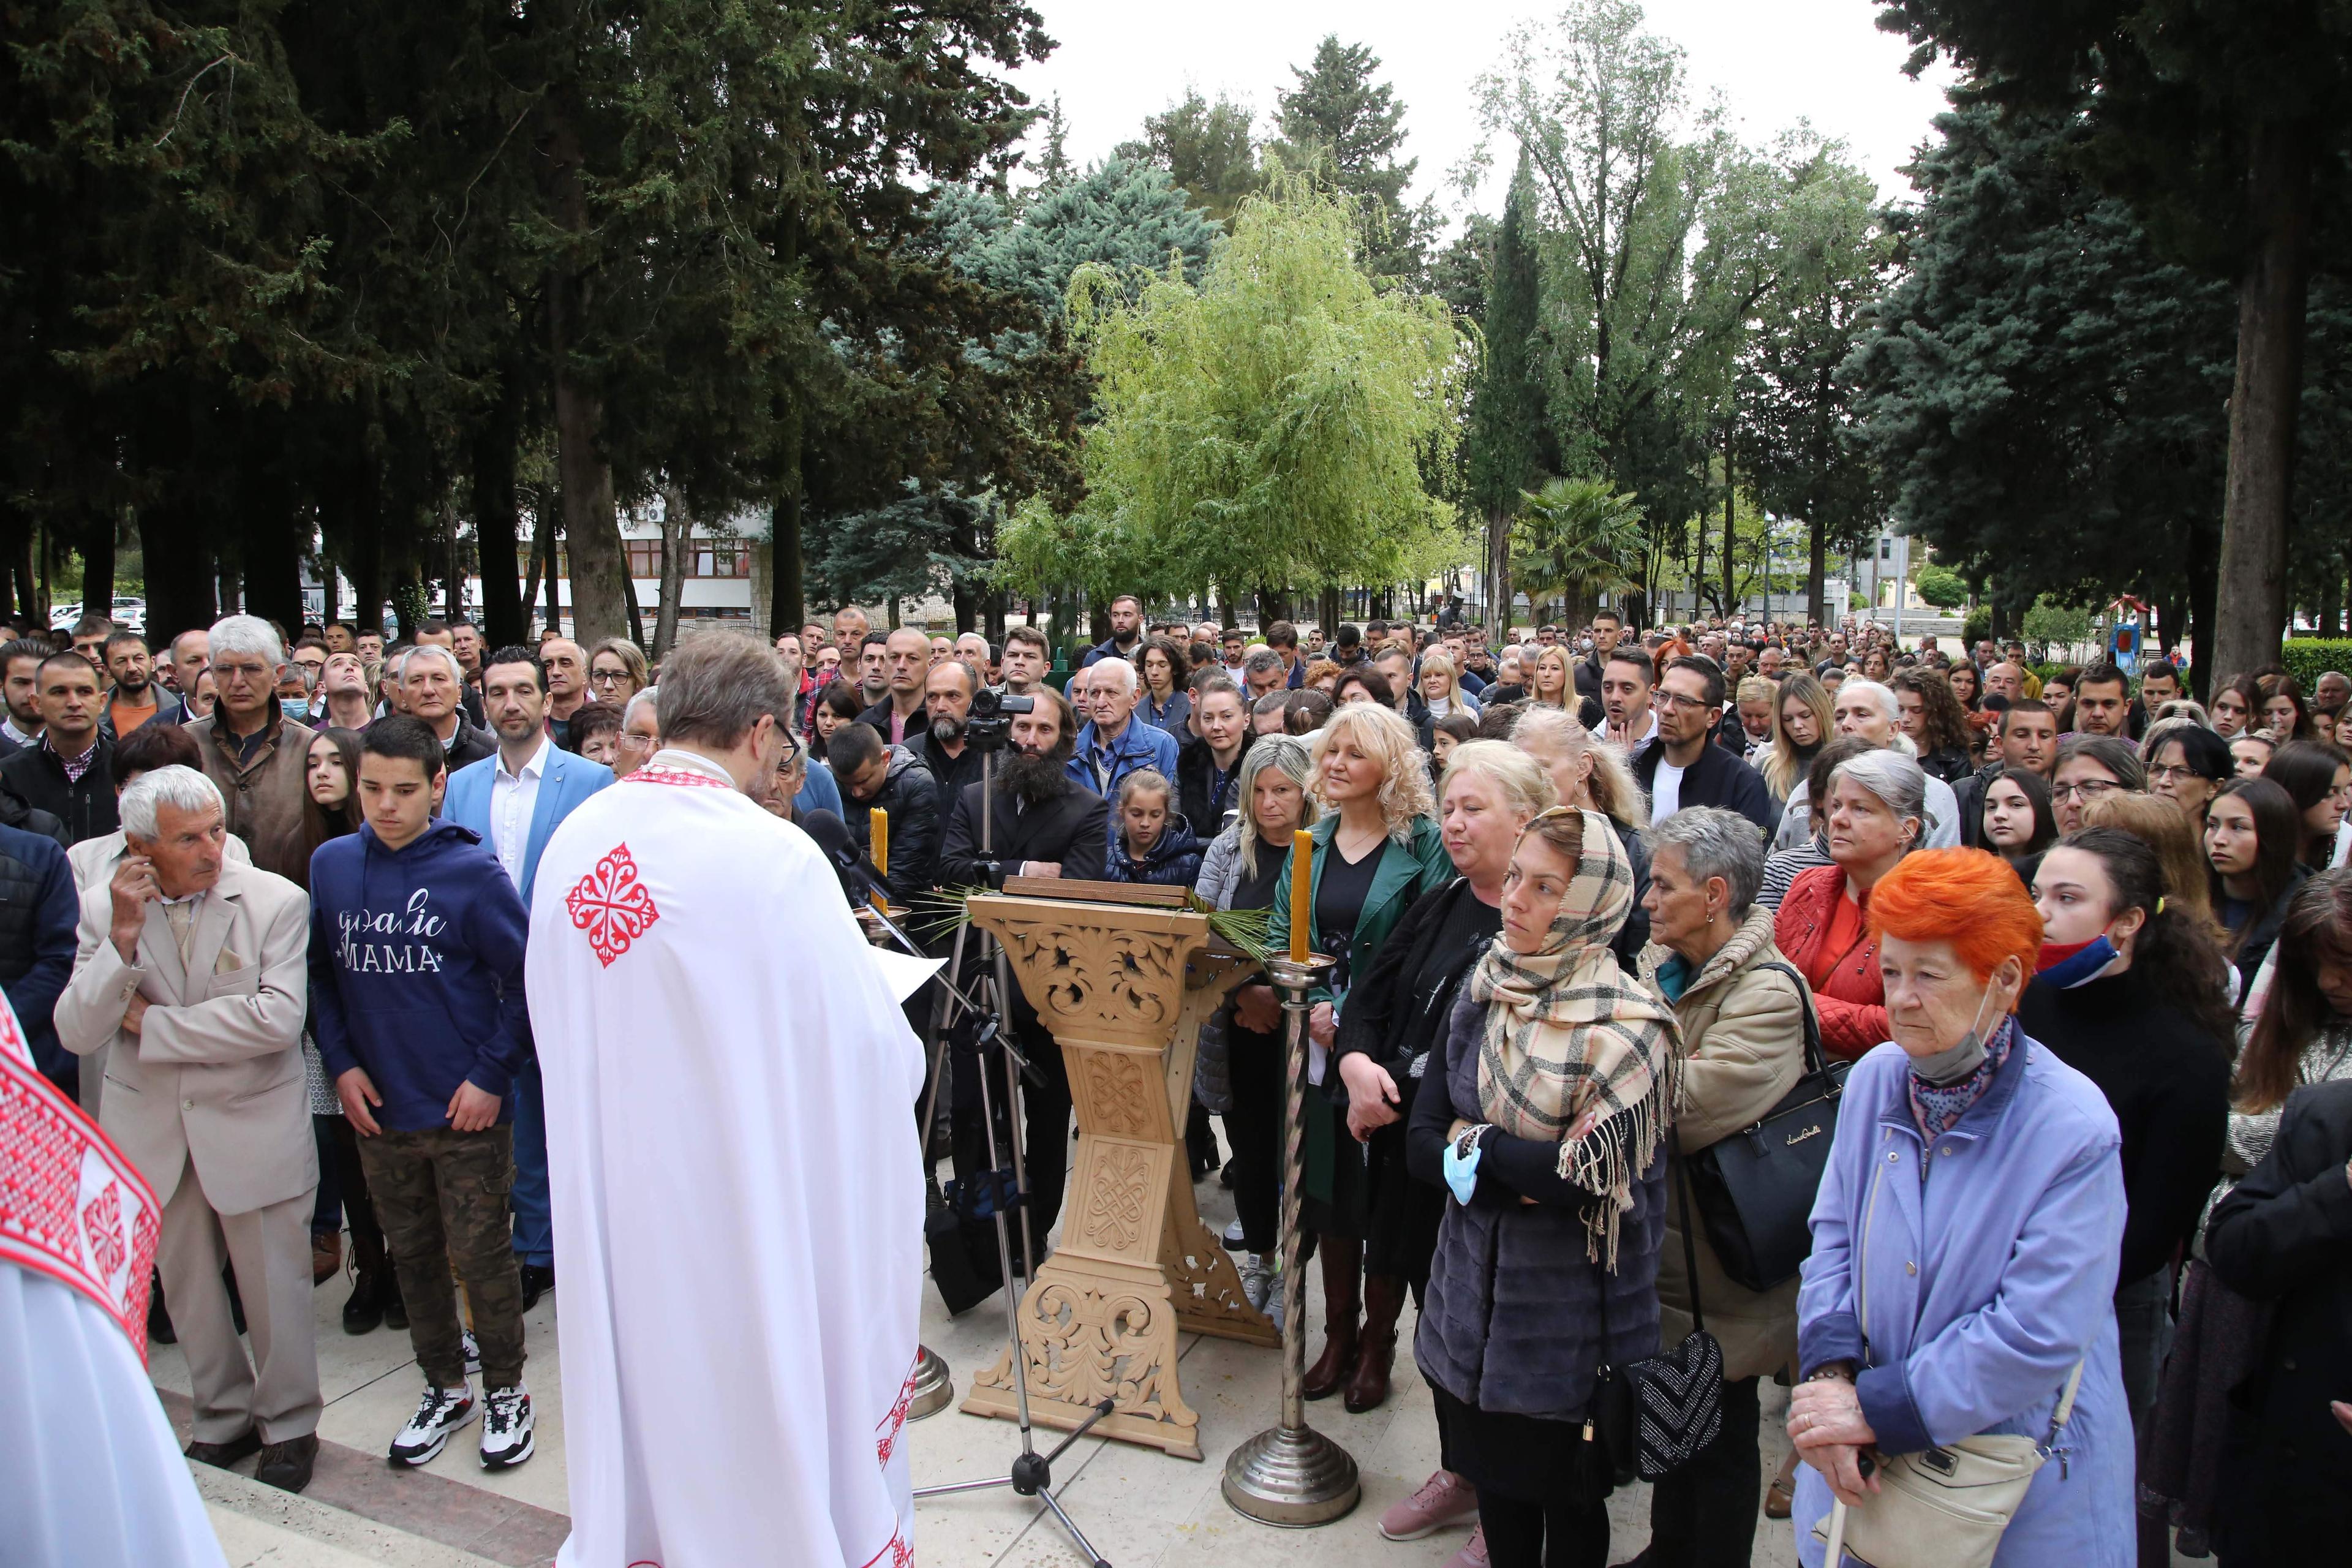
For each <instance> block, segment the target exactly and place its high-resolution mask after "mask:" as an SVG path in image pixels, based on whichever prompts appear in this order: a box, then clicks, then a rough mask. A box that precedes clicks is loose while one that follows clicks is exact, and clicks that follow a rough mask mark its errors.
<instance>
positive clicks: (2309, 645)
mask: <svg viewBox="0 0 2352 1568" xmlns="http://www.w3.org/2000/svg"><path fill="white" fill-rule="evenodd" d="M2279 662H2280V663H2281V664H2283V665H2284V666H2286V672H2287V673H2288V674H2289V675H2292V676H2294V679H2295V684H2296V685H2298V686H2300V687H2302V688H2303V689H2304V690H2305V691H2306V692H2308V691H2309V690H2310V689H2312V686H2313V685H2314V684H2315V682H2316V681H2317V680H2318V679H2319V678H2320V677H2321V676H2322V675H2324V674H2326V672H2327V671H2329V670H2331V669H2340V670H2345V671H2347V672H2352V637H2294V638H2292V639H2290V640H2289V641H2288V642H2287V643H2286V645H2285V646H2284V647H2281V648H2280V649H2279Z"/></svg>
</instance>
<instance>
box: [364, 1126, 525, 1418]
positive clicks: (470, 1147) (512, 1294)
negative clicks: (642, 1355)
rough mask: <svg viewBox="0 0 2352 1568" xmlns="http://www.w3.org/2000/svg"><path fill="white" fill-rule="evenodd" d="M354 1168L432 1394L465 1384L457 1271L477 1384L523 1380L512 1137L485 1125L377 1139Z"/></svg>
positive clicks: (509, 1384) (368, 1144)
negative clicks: (476, 1358) (470, 1321)
mask: <svg viewBox="0 0 2352 1568" xmlns="http://www.w3.org/2000/svg"><path fill="white" fill-rule="evenodd" d="M360 1163H361V1165H362V1167H363V1168H364V1169H365V1170H366V1172H367V1184H368V1195H369V1197H371V1198H372V1199H373V1200H374V1203H375V1217H376V1222H377V1223H378V1224H379V1225H381V1226H383V1238H384V1242H385V1244H386V1245H387V1246H388V1247H390V1248H391V1249H392V1258H393V1265H394V1268H396V1269H397V1270H398V1271H399V1275H400V1295H401V1299H402V1300H404V1302H406V1303H407V1307H408V1337H409V1342H410V1343H411V1344H412V1345H414V1346H415V1349H416V1361H417V1364H418V1366H419V1367H421V1368H422V1369H423V1371H424V1373H425V1376H426V1377H427V1378H428V1379H430V1380H431V1381H432V1383H433V1384H434V1385H435V1386H436V1387H439V1388H455V1387H457V1386H458V1385H459V1384H462V1383H464V1382H465V1380H466V1351H465V1342H464V1340H463V1338H462V1337H461V1331H460V1329H459V1326H458V1322H457V1291H456V1290H455V1289H451V1287H450V1284H449V1271H450V1268H451V1266H452V1265H453V1264H454V1265H455V1266H456V1268H457V1278H458V1279H461V1280H463V1281H464V1282H465V1286H466V1299H467V1300H468V1301H469V1302H471V1303H472V1304H473V1309H474V1337H475V1339H476V1340H477V1341H478V1342H479V1343H480V1345H481V1349H482V1386H483V1387H484V1388H486V1389H488V1388H510V1387H512V1386H514V1385H515V1384H520V1382H521V1381H522V1362H523V1349H522V1284H521V1281H520V1279H517V1278H516V1274H515V1257H514V1231H513V1221H512V1219H511V1217H510V1214H509V1204H508V1194H509V1189H511V1188H512V1187H513V1185H514V1133H513V1130H512V1129H511V1128H507V1127H488V1128H484V1129H483V1130H482V1131H479V1132H459V1131H457V1130H456V1129H454V1128H448V1127H436V1128H429V1129H426V1130H425V1131H416V1132H391V1131H386V1132H382V1133H378V1134H377V1135H376V1136H375V1137H373V1138H362V1139H361V1140H360Z"/></svg>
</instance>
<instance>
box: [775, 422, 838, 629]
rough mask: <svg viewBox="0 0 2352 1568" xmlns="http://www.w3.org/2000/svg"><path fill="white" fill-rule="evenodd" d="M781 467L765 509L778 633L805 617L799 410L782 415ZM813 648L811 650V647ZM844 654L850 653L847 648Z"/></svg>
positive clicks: (806, 568)
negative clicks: (771, 502)
mask: <svg viewBox="0 0 2352 1568" xmlns="http://www.w3.org/2000/svg"><path fill="white" fill-rule="evenodd" d="M783 424H784V427H785V428H784V437H783V439H782V447H783V454H784V461H783V471H782V474H781V475H780V476H779V477H778V479H777V484H776V500H775V504H774V505H773V506H772V507H771V508H770V509H769V510H768V518H769V530H768V539H769V543H770V552H771V554H772V557H773V559H772V562H771V563H770V566H769V573H770V577H771V582H770V585H769V590H768V593H769V601H768V602H769V610H768V629H769V631H770V632H772V633H773V634H775V635H777V636H782V634H783V633H785V632H788V631H790V632H797V631H799V630H800V629H801V623H802V622H803V621H805V620H807V619H808V563H807V562H806V561H805V560H804V559H803V557H802V554H801V524H802V518H801V499H802V498H801V447H800V427H801V426H800V411H799V409H798V408H797V407H793V408H792V409H790V410H789V411H788V412H787V413H786V414H785V416H784V419H783ZM812 651H814V650H812ZM843 656H844V657H845V658H848V657H851V656H850V652H849V650H848V649H844V650H843Z"/></svg>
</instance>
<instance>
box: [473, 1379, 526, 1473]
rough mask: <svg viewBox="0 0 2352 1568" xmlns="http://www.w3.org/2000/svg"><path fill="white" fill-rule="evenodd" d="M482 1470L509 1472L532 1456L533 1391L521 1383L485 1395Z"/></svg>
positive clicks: (493, 1390)
mask: <svg viewBox="0 0 2352 1568" xmlns="http://www.w3.org/2000/svg"><path fill="white" fill-rule="evenodd" d="M482 1405H483V1409H482V1468H484V1469H486V1470H503V1469H509V1468H512V1467H514V1466H516V1465H520V1464H521V1463H522V1462H523V1461H524V1460H525V1459H528V1458H530V1455H531V1419H530V1390H529V1389H527V1388H525V1387H524V1386H523V1385H522V1384H519V1383H518V1384H515V1385H514V1386H513V1387H512V1388H493V1389H491V1390H489V1391H488V1393H486V1394H483V1395H482Z"/></svg>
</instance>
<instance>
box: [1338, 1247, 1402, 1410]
mask: <svg viewBox="0 0 2352 1568" xmlns="http://www.w3.org/2000/svg"><path fill="white" fill-rule="evenodd" d="M1402 1310H1404V1281H1403V1280H1402V1279H1400V1278H1399V1277H1398V1276H1396V1275H1394V1274H1369V1275H1366V1276H1365V1277H1364V1332H1363V1336H1362V1339H1361V1340H1360V1343H1359V1347H1358V1349H1357V1352H1356V1371H1355V1373H1354V1375H1352V1376H1350V1377H1349V1379H1348V1387H1347V1393H1346V1397H1345V1398H1344V1399H1342V1400H1341V1401H1340V1403H1342V1404H1343V1405H1346V1406H1347V1407H1348V1408H1349V1410H1351V1411H1354V1412H1356V1413H1357V1414H1359V1415H1361V1414H1362V1413H1363V1412H1365V1411H1367V1410H1373V1409H1377V1408H1379V1406H1380V1405H1381V1402H1382V1401H1384V1400H1386V1399H1387V1398H1388V1396H1389V1367H1390V1364H1391V1363H1392V1362H1394V1361H1395V1359H1396V1341H1397V1314H1398V1313H1399V1312H1401V1311H1402Z"/></svg>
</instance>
